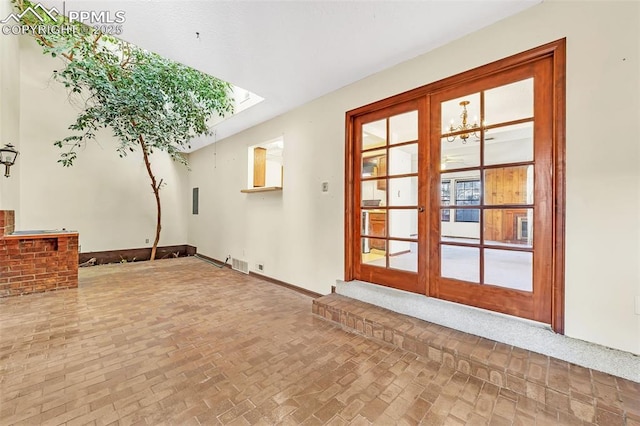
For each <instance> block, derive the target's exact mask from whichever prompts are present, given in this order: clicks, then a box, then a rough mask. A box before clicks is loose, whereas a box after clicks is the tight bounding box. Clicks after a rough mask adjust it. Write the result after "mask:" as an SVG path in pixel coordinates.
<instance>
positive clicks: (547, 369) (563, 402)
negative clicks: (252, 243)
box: [312, 293, 640, 425]
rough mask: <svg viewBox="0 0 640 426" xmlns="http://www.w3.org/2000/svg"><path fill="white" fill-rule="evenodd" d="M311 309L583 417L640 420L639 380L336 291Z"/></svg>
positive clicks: (348, 327) (354, 329)
mask: <svg viewBox="0 0 640 426" xmlns="http://www.w3.org/2000/svg"><path fill="white" fill-rule="evenodd" d="M312 311H313V313H314V314H316V315H319V316H321V317H323V318H325V319H327V320H330V321H333V322H335V323H338V324H340V325H342V327H343V328H345V329H346V330H348V331H352V332H356V333H359V334H363V335H365V336H368V337H371V338H374V339H378V340H381V341H384V342H387V343H389V344H392V345H394V346H397V347H400V348H402V349H404V350H406V351H409V352H412V353H415V354H416V355H419V356H423V357H426V358H428V359H430V360H433V361H436V362H438V363H442V364H444V365H445V366H447V367H450V368H451V369H455V370H457V371H460V372H461V373H464V374H468V375H470V376H473V377H476V378H478V379H481V380H483V381H486V382H490V383H493V384H495V385H497V386H499V387H500V388H503V389H506V390H508V391H511V392H514V393H515V394H518V395H522V396H525V397H527V398H530V399H533V400H535V401H537V402H538V403H540V404H544V405H545V406H548V407H549V408H552V409H554V410H557V411H559V412H562V413H568V414H572V415H573V416H577V417H578V418H580V419H581V420H583V421H585V422H589V423H597V424H627V425H640V383H636V382H633V381H631V380H627V379H623V378H620V377H616V376H612V375H610V374H607V373H603V372H600V371H597V370H593V369H589V368H584V367H581V366H578V365H576V364H572V363H569V362H566V361H562V360H559V359H556V358H553V357H549V356H546V355H542V354H539V353H536V352H532V351H529V350H525V349H522V348H518V347H515V346H512V345H507V344H504V343H500V342H496V341H493V340H490V339H486V338H482V337H478V336H475V335H472V334H467V333H463V332H460V331H457V330H454V329H451V328H447V327H444V326H441V325H437V324H433V323H430V322H427V321H423V320H420V319H417V318H413V317H410V316H406V315H402V314H399V313H396V312H393V311H390V310H387V309H384V308H381V307H378V306H375V305H371V304H369V303H365V302H361V301H359V300H355V299H351V298H349V297H346V296H343V295H339V294H335V293H334V294H330V295H327V296H322V297H319V298H317V299H314V301H313V306H312Z"/></svg>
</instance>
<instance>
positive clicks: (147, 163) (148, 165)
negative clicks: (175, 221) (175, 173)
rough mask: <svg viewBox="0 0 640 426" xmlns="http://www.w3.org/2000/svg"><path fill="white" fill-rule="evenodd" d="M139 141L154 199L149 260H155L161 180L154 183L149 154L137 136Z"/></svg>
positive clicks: (159, 223) (160, 219) (160, 215)
mask: <svg viewBox="0 0 640 426" xmlns="http://www.w3.org/2000/svg"><path fill="white" fill-rule="evenodd" d="M138 140H139V141H140V147H141V148H142V157H143V158H144V165H145V166H146V168H147V173H148V174H149V178H150V179H151V188H153V195H154V196H155V197H156V212H157V218H156V238H155V239H154V240H153V246H152V247H151V257H150V258H149V260H155V258H156V251H157V250H158V242H160V231H161V230H162V207H161V206H160V186H161V185H162V179H160V182H157V181H156V177H155V175H154V174H153V171H152V170H151V162H150V161H149V153H148V152H147V145H146V144H145V142H144V138H143V137H142V135H140V136H138Z"/></svg>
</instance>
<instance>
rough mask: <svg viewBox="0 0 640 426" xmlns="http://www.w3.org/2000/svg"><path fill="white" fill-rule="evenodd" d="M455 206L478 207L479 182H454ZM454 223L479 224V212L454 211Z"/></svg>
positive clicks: (468, 210) (467, 210)
mask: <svg viewBox="0 0 640 426" xmlns="http://www.w3.org/2000/svg"><path fill="white" fill-rule="evenodd" d="M456 205H458V206H477V205H480V180H463V181H457V182H456ZM456 222H480V210H476V209H456Z"/></svg>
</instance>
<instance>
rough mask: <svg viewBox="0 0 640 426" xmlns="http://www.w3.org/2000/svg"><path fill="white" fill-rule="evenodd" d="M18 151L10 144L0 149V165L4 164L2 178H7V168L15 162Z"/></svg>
mask: <svg viewBox="0 0 640 426" xmlns="http://www.w3.org/2000/svg"><path fill="white" fill-rule="evenodd" d="M17 156H18V151H16V149H15V148H14V146H13V145H11V144H10V143H8V144H6V145H5V146H4V148H0V164H4V177H9V168H10V167H11V166H13V165H14V164H15V162H16V157H17Z"/></svg>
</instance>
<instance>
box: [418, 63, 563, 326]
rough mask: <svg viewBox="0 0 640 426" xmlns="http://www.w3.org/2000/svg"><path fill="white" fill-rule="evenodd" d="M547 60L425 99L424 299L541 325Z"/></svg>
mask: <svg viewBox="0 0 640 426" xmlns="http://www.w3.org/2000/svg"><path fill="white" fill-rule="evenodd" d="M551 65H552V62H551V60H550V59H545V60H540V61H536V62H533V63H527V64H525V65H522V66H520V67H517V68H513V69H510V70H508V71H504V72H502V73H499V74H496V75H491V76H489V77H486V78H481V79H478V80H476V81H474V82H473V83H466V84H464V85H461V86H459V87H452V88H449V89H447V90H442V91H439V92H437V93H434V94H433V95H431V96H430V97H429V101H430V104H431V108H430V111H431V115H430V117H429V123H430V130H431V132H430V141H429V142H430V147H431V153H432V156H431V161H430V163H429V164H425V166H426V167H425V168H426V169H427V170H431V172H430V173H429V180H430V183H431V187H432V188H433V187H435V188H439V189H440V191H431V192H430V199H429V205H430V206H431V210H432V212H434V213H436V214H432V215H431V224H430V225H431V226H430V229H431V230H432V232H431V233H430V234H429V235H428V238H429V248H430V251H429V257H430V258H431V259H432V262H431V265H430V269H429V282H430V294H431V295H433V296H434V297H438V298H442V299H447V300H451V301H455V302H461V303H464V304H467V305H473V306H477V307H481V308H486V309H490V310H493V311H499V312H504V313H507V314H512V315H516V316H519V317H524V318H529V319H533V320H536V321H541V322H545V323H551V300H552V299H551V291H552V288H551V285H550V283H552V281H553V280H552V268H551V263H552V254H553V252H552V249H553V205H554V202H553V194H554V191H553V185H552V182H553V175H552V169H553V167H552V165H553V120H552V114H551V112H552V111H553V102H552V92H551V91H550V87H551V85H550V84H549V82H550V81H551V78H550V76H551V69H552V67H551Z"/></svg>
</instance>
